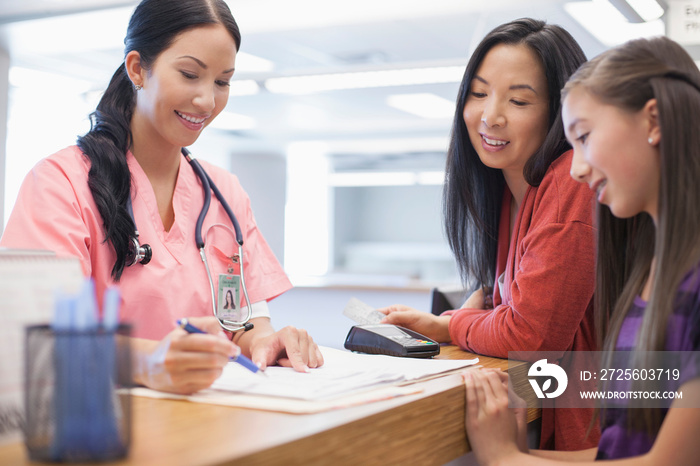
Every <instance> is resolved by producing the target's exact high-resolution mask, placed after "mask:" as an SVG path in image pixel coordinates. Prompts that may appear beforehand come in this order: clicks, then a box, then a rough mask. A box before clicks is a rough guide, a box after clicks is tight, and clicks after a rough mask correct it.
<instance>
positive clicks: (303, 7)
mask: <svg viewBox="0 0 700 466" xmlns="http://www.w3.org/2000/svg"><path fill="white" fill-rule="evenodd" d="M135 3H136V2H134V1H116V0H115V1H107V0H0V40H1V41H2V43H3V44H4V46H5V47H6V48H7V50H9V53H10V56H11V60H12V64H13V65H15V66H21V67H24V68H32V69H38V70H43V71H50V72H54V73H59V74H65V75H70V76H74V77H77V78H80V79H83V80H87V81H89V82H90V83H91V87H92V88H93V89H95V90H101V89H104V87H105V85H106V82H107V81H108V79H109V77H110V76H111V74H112V72H113V71H114V70H115V69H116V67H117V66H118V65H119V64H120V63H121V60H122V54H123V42H122V41H123V37H124V32H125V30H126V24H127V22H128V18H129V16H130V14H131V11H132V9H133V5H135ZM228 3H229V5H230V7H231V10H232V12H233V14H234V16H235V17H236V20H237V21H238V23H239V26H240V29H241V32H242V35H243V40H242V47H241V51H243V52H246V53H249V54H252V55H255V56H257V57H260V58H264V59H266V60H269V61H271V62H272V63H273V69H272V70H270V71H264V72H261V71H251V70H246V66H244V65H245V63H244V62H243V60H239V63H237V71H236V77H235V78H234V79H235V80H243V79H254V80H256V81H257V82H258V83H261V84H262V83H264V81H265V80H266V79H267V78H270V77H277V76H297V75H306V74H316V73H337V72H351V71H368V70H378V69H404V68H420V67H425V66H446V65H457V66H460V67H464V66H465V65H466V62H467V59H468V56H469V54H470V52H471V50H472V49H473V48H474V46H475V45H476V44H477V43H478V41H479V40H481V38H482V37H483V36H484V35H485V34H486V33H487V32H488V31H489V30H491V29H492V28H493V27H495V26H497V25H498V24H501V23H503V22H506V21H509V20H512V19H515V18H519V17H523V16H531V17H537V18H540V19H545V20H547V21H548V22H549V23H556V24H559V25H561V26H563V27H565V28H566V29H567V30H569V31H570V32H571V34H572V35H573V36H574V37H575V38H576V39H577V40H578V41H579V43H580V44H581V46H582V47H583V49H584V51H585V52H586V54H587V55H588V56H589V57H591V56H594V55H596V54H598V53H600V52H601V51H602V50H604V48H605V46H604V45H603V44H602V43H601V42H600V41H598V40H597V39H595V38H594V37H593V36H592V35H591V34H590V33H588V32H587V31H586V30H585V29H584V28H583V27H582V26H581V25H580V24H579V23H578V22H577V21H575V20H574V19H573V18H572V17H571V16H570V15H569V14H568V13H566V12H565V10H564V8H563V5H564V3H565V2H564V1H563V0H528V1H522V0H432V1H426V0H353V1H352V2H345V1H329V0H294V1H290V0H228ZM115 5H116V6H118V7H117V8H107V7H114V6H115ZM124 5H127V6H124ZM80 10H84V11H89V12H87V13H83V14H80V15H76V14H73V13H74V12H76V11H80ZM68 13H71V14H68ZM55 15H59V16H55ZM42 16H49V17H46V18H44V19H36V18H40V17H42ZM51 16H52V17H51ZM27 18H30V19H33V20H31V21H30V20H27ZM22 19H24V20H22ZM20 20H21V21H20ZM457 88H458V83H457V82H451V83H442V84H423V85H412V86H392V87H376V88H367V89H354V90H343V91H327V92H320V93H314V94H307V95H298V96H292V95H280V94H273V93H271V92H268V91H266V90H265V89H264V88H263V89H262V90H261V91H260V92H259V93H258V94H256V95H249V96H232V97H231V98H230V100H229V104H228V107H227V110H228V111H230V112H234V113H236V114H240V115H245V116H247V117H250V118H252V119H253V120H254V122H255V126H254V127H253V128H252V129H249V130H241V131H235V132H231V136H232V138H235V140H239V141H241V142H246V143H247V144H251V143H252V144H256V143H259V144H261V145H266V146H269V145H270V144H272V145H277V146H279V147H282V146H283V145H284V144H286V143H288V142H290V141H318V140H321V141H328V142H330V143H331V144H332V145H333V144H334V146H333V147H334V148H335V149H334V150H335V151H336V152H340V153H342V152H346V153H347V152H381V153H389V152H396V151H428V152H429V151H442V150H444V148H445V146H446V140H447V137H448V135H449V130H450V123H451V121H450V118H438V119H427V118H423V117H419V116H415V115H411V114H409V113H405V112H403V111H400V110H397V109H395V108H392V107H390V106H388V105H387V104H386V98H387V96H389V95H392V94H407V93H432V94H435V95H438V96H441V97H443V98H445V99H448V100H449V101H454V100H455V97H456V94H457ZM232 140H233V139H232ZM401 142H407V144H401Z"/></svg>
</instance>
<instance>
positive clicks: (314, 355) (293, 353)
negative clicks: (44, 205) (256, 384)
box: [250, 324, 323, 372]
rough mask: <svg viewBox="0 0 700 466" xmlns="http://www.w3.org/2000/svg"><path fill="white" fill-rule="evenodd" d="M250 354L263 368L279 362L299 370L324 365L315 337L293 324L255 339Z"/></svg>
mask: <svg viewBox="0 0 700 466" xmlns="http://www.w3.org/2000/svg"><path fill="white" fill-rule="evenodd" d="M256 325H257V324H256ZM250 354H251V359H252V360H253V362H255V364H257V365H258V366H260V368H261V369H265V368H266V367H267V366H270V365H273V364H275V363H277V364H279V365H280V366H285V367H293V368H294V370H296V371H298V372H308V371H309V368H314V367H321V366H322V365H323V355H322V354H321V350H319V348H318V345H316V343H314V340H313V338H311V336H310V335H309V334H308V333H307V332H306V330H302V329H297V328H295V327H292V326H288V327H285V328H283V329H282V330H279V331H277V332H274V333H270V334H267V335H265V336H261V337H260V338H257V339H255V340H254V341H253V342H252V344H251V347H250Z"/></svg>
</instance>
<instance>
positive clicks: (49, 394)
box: [24, 325, 132, 462]
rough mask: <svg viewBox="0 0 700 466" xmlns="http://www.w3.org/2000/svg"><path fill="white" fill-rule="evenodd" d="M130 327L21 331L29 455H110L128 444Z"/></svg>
mask: <svg viewBox="0 0 700 466" xmlns="http://www.w3.org/2000/svg"><path fill="white" fill-rule="evenodd" d="M130 331H131V328H130V326H128V325H120V326H119V327H118V328H116V329H115V330H105V329H91V330H65V331H64V330H53V329H52V328H51V327H50V326H48V325H35V326H30V327H27V329H26V345H25V385H24V402H25V415H26V418H25V426H24V438H25V444H26V446H27V450H28V453H29V457H30V459H31V460H34V461H61V462H83V461H109V460H115V459H119V458H123V457H125V456H126V455H127V453H128V450H129V445H130V443H131V394H130V388H131V387H132V372H131V351H130V346H129V339H128V338H127V337H128V336H129V335H130Z"/></svg>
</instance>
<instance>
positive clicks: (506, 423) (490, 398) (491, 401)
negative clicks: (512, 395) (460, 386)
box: [463, 369, 527, 465]
mask: <svg viewBox="0 0 700 466" xmlns="http://www.w3.org/2000/svg"><path fill="white" fill-rule="evenodd" d="M463 377H464V381H465V385H466V397H467V399H466V406H467V409H466V422H465V424H466V428H467V435H468V437H469V444H470V445H471V448H472V450H473V451H474V454H475V456H476V459H477V462H478V463H479V464H482V465H487V464H501V463H502V460H504V459H506V458H508V457H511V456H515V455H517V454H518V453H519V449H520V450H521V449H522V448H523V447H524V448H525V451H527V441H526V437H527V434H526V433H525V432H524V429H525V423H524V421H525V419H524V417H523V416H522V411H524V409H522V406H521V407H520V408H519V409H520V413H519V415H518V417H520V418H521V420H520V421H519V420H518V419H517V418H516V414H515V413H514V412H513V410H512V409H510V408H509V407H508V385H507V375H506V377H505V378H504V377H503V374H500V371H495V370H491V369H483V370H474V369H471V370H468V371H466V372H465V373H464V374H463ZM504 381H505V382H504ZM521 422H522V425H521ZM520 429H523V432H522V433H521V432H520ZM522 442H524V445H520V443H522ZM521 451H522V450H521ZM514 464H515V463H514Z"/></svg>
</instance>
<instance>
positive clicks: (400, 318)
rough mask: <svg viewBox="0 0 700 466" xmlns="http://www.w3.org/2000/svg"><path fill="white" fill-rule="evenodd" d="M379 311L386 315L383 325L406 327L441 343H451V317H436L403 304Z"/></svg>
mask: <svg viewBox="0 0 700 466" xmlns="http://www.w3.org/2000/svg"><path fill="white" fill-rule="evenodd" d="M377 310H378V311H379V312H381V313H382V314H385V315H386V317H385V318H384V319H382V321H381V323H382V324H393V325H398V326H400V327H405V328H407V329H410V330H413V331H415V332H418V333H420V334H421V335H425V336H426V337H428V338H431V339H433V340H435V341H437V342H440V343H449V342H450V330H449V326H450V316H435V315H433V314H429V313H427V312H423V311H419V310H416V309H413V308H411V307H408V306H403V305H401V304H394V305H393V306H389V307H384V308H381V309H377Z"/></svg>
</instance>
